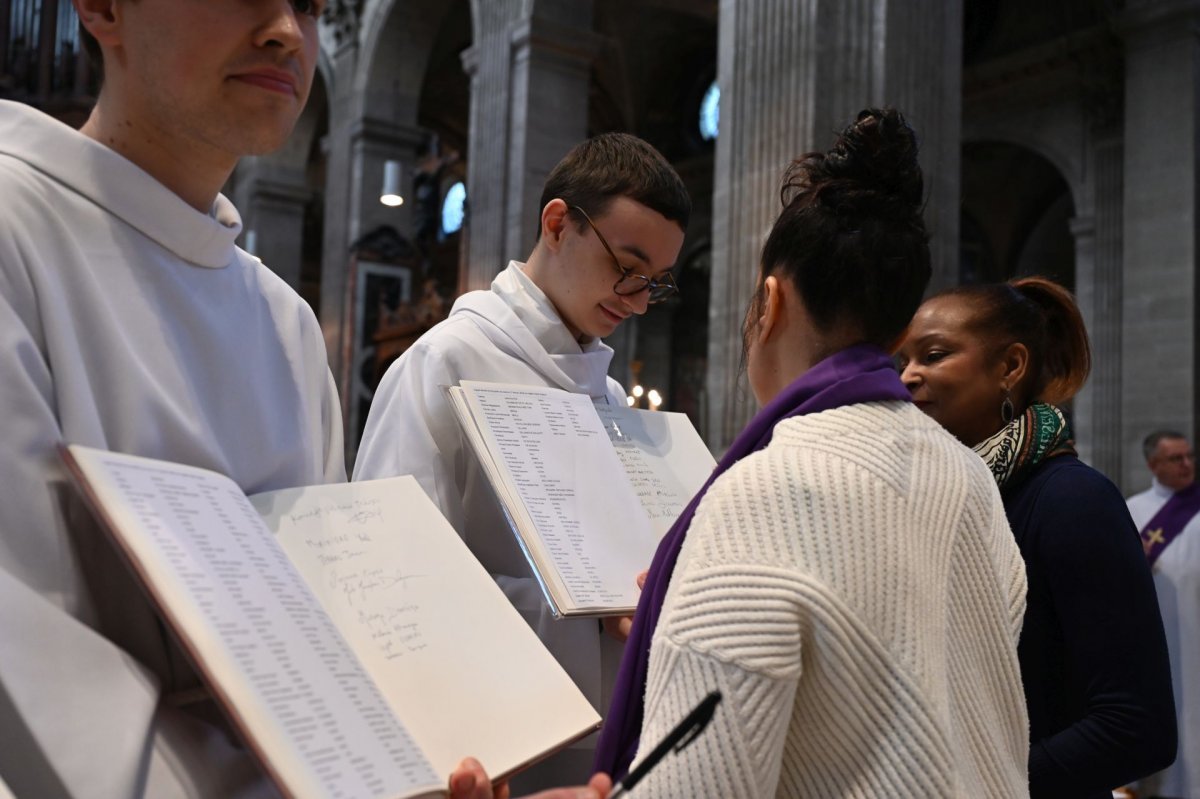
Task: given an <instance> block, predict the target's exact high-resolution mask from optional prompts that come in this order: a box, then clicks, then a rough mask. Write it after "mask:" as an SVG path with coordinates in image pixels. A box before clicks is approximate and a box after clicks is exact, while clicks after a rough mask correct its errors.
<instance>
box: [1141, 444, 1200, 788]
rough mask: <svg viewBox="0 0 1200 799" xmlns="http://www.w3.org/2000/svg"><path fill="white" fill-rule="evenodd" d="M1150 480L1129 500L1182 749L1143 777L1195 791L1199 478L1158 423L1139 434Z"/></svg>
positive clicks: (1199, 744) (1199, 724)
mask: <svg viewBox="0 0 1200 799" xmlns="http://www.w3.org/2000/svg"><path fill="white" fill-rule="evenodd" d="M1142 449H1143V453H1144V455H1145V456H1146V466H1147V467H1149V469H1150V472H1151V474H1153V475H1154V478H1153V481H1152V483H1151V485H1150V488H1148V489H1147V490H1145V491H1143V492H1142V493H1140V494H1135V495H1134V496H1132V497H1130V498H1129V500H1128V503H1129V514H1130V515H1131V516H1132V517H1133V523H1134V524H1135V525H1136V526H1137V528H1138V530H1139V531H1141V536H1142V547H1143V548H1144V549H1145V550H1146V558H1147V560H1149V562H1150V569H1151V571H1152V572H1153V574H1154V590H1155V591H1156V592H1157V594H1158V605H1159V610H1160V611H1161V613H1162V620H1163V629H1164V630H1165V631H1166V634H1167V650H1168V651H1169V653H1170V656H1171V683H1172V688H1173V689H1174V691H1175V715H1176V717H1177V718H1178V719H1179V754H1178V756H1177V758H1176V760H1175V763H1174V764H1173V765H1172V766H1171V767H1170V768H1168V769H1166V770H1165V771H1162V772H1159V773H1158V774H1156V775H1154V776H1153V777H1150V778H1148V779H1146V780H1143V781H1142V786H1141V788H1142V790H1141V794H1142V795H1144V796H1158V797H1164V798H1166V797H1170V799H1190V797H1195V796H1200V484H1197V483H1196V455H1195V453H1194V452H1193V451H1192V447H1191V444H1190V443H1188V440H1187V438H1185V437H1184V435H1183V434H1182V433H1177V432H1175V431H1171V430H1158V431H1155V432H1153V433H1151V434H1150V435H1148V436H1147V437H1146V440H1145V441H1144V442H1143V446H1142Z"/></svg>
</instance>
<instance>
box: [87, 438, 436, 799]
mask: <svg viewBox="0 0 1200 799" xmlns="http://www.w3.org/2000/svg"><path fill="white" fill-rule="evenodd" d="M70 453H71V455H70V457H71V458H73V459H74V462H75V464H76V468H78V470H79V471H80V472H81V473H82V474H83V475H84V476H85V477H86V481H87V485H88V487H89V488H90V491H91V493H90V494H89V498H90V499H91V500H93V501H94V502H95V503H97V504H99V506H100V510H101V515H102V517H103V518H104V519H105V520H106V522H107V524H108V525H109V526H110V527H111V528H113V531H114V532H115V533H116V534H117V535H118V544H119V545H120V546H121V548H122V549H123V550H124V551H125V552H126V554H127V555H128V556H129V558H130V560H131V562H132V564H133V567H134V569H135V571H137V572H138V574H139V576H140V577H141V578H142V580H143V581H144V582H145V583H146V584H147V586H148V588H149V590H150V592H151V594H152V596H153V597H154V598H155V600H156V602H157V604H159V606H160V610H161V611H162V613H163V615H164V617H165V618H166V619H167V620H168V622H169V623H170V624H171V626H172V628H173V629H174V630H175V631H176V632H177V633H178V635H179V637H180V639H181V640H182V642H183V643H184V645H185V647H186V648H187V649H188V651H189V654H190V655H191V656H192V658H193V660H194V662H196V663H197V666H198V667H199V668H200V671H201V672H202V673H203V674H204V675H205V676H206V682H208V683H209V684H210V687H212V688H213V691H214V694H216V695H217V696H218V697H219V698H223V699H224V702H223V704H225V705H226V706H227V709H229V710H230V712H231V716H232V717H233V718H234V720H235V723H236V724H237V725H238V726H239V728H241V729H242V730H243V732H245V733H246V734H247V737H248V739H249V740H250V742H251V744H252V746H253V747H254V748H255V749H256V751H258V752H259V754H260V755H261V756H262V757H263V759H264V761H265V763H266V765H267V767H268V770H269V771H270V772H271V773H272V774H273V775H274V776H275V778H276V779H277V780H278V781H279V782H280V783H281V784H282V785H281V787H283V788H284V789H285V791H286V792H288V793H289V794H290V795H293V796H297V797H309V796H312V797H317V796H320V797H335V796H355V797H359V796H362V797H395V796H404V795H411V794H414V793H420V794H425V793H427V792H430V791H436V790H438V789H439V788H440V787H441V786H444V785H445V784H446V778H445V777H444V776H443V777H439V776H437V775H436V774H435V772H434V770H433V769H432V768H431V766H430V764H429V762H428V761H427V760H426V758H425V757H424V755H423V754H422V753H421V751H420V750H419V749H418V748H417V746H416V744H415V743H414V742H413V740H412V738H411V737H410V735H409V734H408V732H407V730H406V729H405V727H404V726H403V725H402V724H401V723H400V722H399V721H398V720H397V719H396V718H395V717H394V716H393V714H392V713H390V712H389V711H388V709H387V706H386V705H385V703H384V701H383V697H382V695H381V694H380V692H379V691H378V689H377V688H376V686H375V684H374V682H373V681H372V680H371V678H370V677H369V676H368V675H367V674H366V672H365V671H364V670H363V668H362V667H361V665H360V664H359V662H358V659H357V658H356V657H355V656H354V655H353V654H352V653H351V651H350V649H349V647H348V646H347V644H346V642H345V640H344V639H343V638H342V636H341V635H340V634H339V633H338V631H337V629H336V628H335V627H334V625H333V623H332V622H331V621H330V619H329V617H328V616H327V615H326V614H325V613H324V612H323V611H322V609H321V607H320V605H319V604H318V603H317V601H316V600H315V598H314V597H313V595H312V593H311V592H310V591H309V589H308V587H307V585H306V584H305V582H304V580H303V579H302V578H301V576H300V575H299V573H298V572H297V571H296V569H295V568H294V567H293V566H292V565H291V563H290V562H289V561H288V558H287V556H286V555H285V554H284V553H283V552H282V550H281V549H280V548H279V546H278V544H277V543H276V541H275V539H274V537H273V536H272V535H271V532H270V531H269V530H268V529H267V528H266V526H265V525H264V524H263V521H262V519H261V518H259V516H258V514H257V513H256V512H255V510H254V508H253V507H252V506H251V505H250V502H249V501H248V500H247V499H246V497H245V496H243V495H242V493H241V491H240V490H239V489H238V487H237V486H236V485H235V484H234V483H233V482H232V481H231V480H229V479H228V478H226V477H224V476H221V475H218V474H215V473H213V472H208V471H204V470H201V469H193V468H190V467H186V466H179V465H176V464H168V463H163V462H160V461H154V460H150V459H146V458H136V457H133V456H129V455H118V454H114V453H108V452H102V451H99V450H89V449H86V448H82V447H71V448H70Z"/></svg>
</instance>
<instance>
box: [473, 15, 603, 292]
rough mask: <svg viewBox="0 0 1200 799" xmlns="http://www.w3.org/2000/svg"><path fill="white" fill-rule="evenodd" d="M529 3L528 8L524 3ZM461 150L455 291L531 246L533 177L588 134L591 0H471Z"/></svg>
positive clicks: (538, 178) (535, 208) (537, 194)
mask: <svg viewBox="0 0 1200 799" xmlns="http://www.w3.org/2000/svg"><path fill="white" fill-rule="evenodd" d="M530 7H532V11H531V9H530ZM472 15H473V22H474V29H475V43H474V44H473V45H472V47H471V48H470V49H468V50H467V51H465V52H464V53H463V67H464V68H465V69H466V71H467V72H468V74H470V76H471V115H470V144H469V153H468V159H467V204H468V208H469V213H470V224H469V227H468V228H467V244H466V247H467V269H466V270H465V272H464V274H463V275H462V277H461V279H460V283H459V290H460V291H469V290H472V289H478V288H485V287H486V286H487V285H488V284H490V283H491V281H492V278H493V277H495V275H496V273H497V272H499V271H500V269H502V268H503V266H504V264H505V263H506V262H507V261H508V260H509V259H512V258H517V259H523V258H525V257H526V256H527V255H528V254H529V252H530V250H531V249H532V248H533V244H534V238H535V233H536V230H537V220H538V217H539V214H540V212H541V208H540V207H539V201H540V199H541V191H542V184H543V183H544V182H545V179H546V176H547V175H548V174H549V173H550V170H551V169H552V168H553V167H554V165H555V164H556V163H557V162H558V161H559V159H561V158H562V156H564V155H566V153H567V151H568V150H569V149H570V148H571V147H572V146H573V145H575V144H576V143H578V142H579V141H581V140H582V139H584V138H585V137H586V136H587V112H588V93H589V89H590V84H591V72H590V68H591V62H592V59H593V58H594V57H595V54H596V53H597V52H598V50H599V46H600V41H601V40H600V37H599V36H598V35H597V34H595V33H594V32H592V30H591V27H592V3H591V0H539V2H538V3H536V4H532V3H524V2H521V0H486V2H485V0H474V1H473V2H472Z"/></svg>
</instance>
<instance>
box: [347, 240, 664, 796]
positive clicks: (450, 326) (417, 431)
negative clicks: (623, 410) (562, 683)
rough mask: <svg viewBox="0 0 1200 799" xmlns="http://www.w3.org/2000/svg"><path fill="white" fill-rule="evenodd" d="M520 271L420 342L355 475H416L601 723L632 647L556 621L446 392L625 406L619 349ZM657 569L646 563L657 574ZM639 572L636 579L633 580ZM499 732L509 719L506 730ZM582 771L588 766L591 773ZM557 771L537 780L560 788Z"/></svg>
mask: <svg viewBox="0 0 1200 799" xmlns="http://www.w3.org/2000/svg"><path fill="white" fill-rule="evenodd" d="M522 268H523V264H520V263H517V262H515V261H514V262H511V263H509V265H508V268H507V269H505V270H504V271H503V272H501V273H500V275H499V276H497V277H496V279H495V281H493V283H492V286H491V289H490V290H488V291H473V292H470V293H468V294H465V295H463V296H462V297H460V298H459V299H458V301H457V302H455V303H454V307H453V308H452V309H451V311H450V316H449V317H448V318H447V319H446V320H444V321H443V322H441V323H439V324H438V325H436V326H435V327H434V328H433V329H431V330H430V331H429V332H428V333H426V334H425V335H424V336H422V337H421V338H420V339H418V340H417V342H416V343H415V344H413V346H412V347H411V348H409V350H408V351H407V352H405V353H404V354H403V355H402V356H401V357H400V358H399V359H398V360H397V361H396V362H395V363H394V364H392V365H391V367H390V368H389V369H388V371H387V373H386V374H385V375H384V377H383V380H382V381H381V382H380V384H379V389H378V390H377V391H376V392H375V398H374V401H373V402H372V405H371V412H370V415H369V416H368V418H367V426H366V430H365V432H364V434H363V440H362V444H361V446H360V448H359V450H358V459H357V461H356V462H355V466H354V479H355V480H370V479H375V478H380V477H391V476H393V475H398V474H411V475H413V476H415V477H416V478H417V480H418V481H419V482H420V484H421V486H422V487H423V488H424V489H425V491H426V493H427V494H428V495H429V496H430V498H432V499H433V501H434V502H435V503H436V504H437V506H438V508H440V509H441V511H442V513H443V514H444V515H445V516H446V518H447V519H449V520H450V523H451V524H452V525H454V528H455V529H456V530H457V531H458V533H459V535H461V536H462V537H463V540H464V541H465V542H466V543H467V546H468V547H470V549H471V551H472V552H473V553H475V556H476V557H477V558H479V560H480V562H481V563H482V564H483V565H484V567H485V568H486V569H487V570H488V571H489V572H490V573H491V574H492V576H493V577H495V579H496V582H497V583H498V584H499V586H500V588H501V589H502V590H503V591H504V593H505V595H506V596H508V598H509V600H510V601H511V602H512V603H513V605H514V606H515V607H516V608H517V610H519V611H520V612H521V614H522V615H523V616H524V617H525V619H526V620H527V621H528V622H529V624H530V626H532V627H533V629H534V630H535V631H536V632H537V634H538V636H539V637H540V638H541V640H542V642H543V643H544V644H545V645H546V647H547V648H548V649H549V650H550V651H551V652H552V653H553V654H554V656H555V657H556V658H557V659H558V661H559V663H560V664H562V666H563V668H565V669H566V671H567V673H568V674H570V675H571V677H572V679H573V680H574V681H575V684H576V685H578V686H579V689H580V690H581V691H583V693H584V695H585V696H586V697H587V698H588V699H589V700H590V701H591V702H592V704H593V706H594V707H595V708H596V709H597V711H599V712H600V713H601V714H603V713H604V712H606V711H607V710H608V701H609V691H610V690H611V688H612V683H613V681H614V680H615V679H616V670H617V667H618V666H619V663H620V654H621V645H620V644H618V643H617V642H616V641H615V640H613V639H611V638H609V637H607V636H605V635H604V634H603V633H602V632H601V631H600V627H599V625H598V624H597V622H596V620H595V619H590V618H589V619H570V620H558V621H556V620H554V618H553V617H552V615H551V613H550V610H549V607H548V606H547V605H546V602H545V600H544V599H543V597H542V593H541V591H540V589H539V588H538V585H537V582H536V580H535V579H534V577H533V576H532V573H531V571H530V569H529V566H528V564H527V562H526V560H525V558H524V556H523V555H522V554H521V550H520V548H519V546H518V545H517V542H516V538H515V537H514V535H513V533H512V532H511V530H510V529H509V526H508V523H507V521H505V517H504V514H503V511H502V510H501V509H500V505H499V502H498V501H497V500H496V498H495V495H494V493H493V492H492V489H491V487H490V486H489V484H488V482H487V478H486V477H485V476H484V474H483V470H482V467H480V465H479V462H478V460H477V459H476V458H475V455H474V453H473V452H472V451H471V450H470V445H469V444H468V443H467V441H466V438H465V436H464V434H463V433H462V432H461V430H460V428H459V425H458V422H457V421H456V419H455V416H454V412H453V410H452V409H451V407H450V403H449V400H448V398H447V396H446V392H445V387H446V386H454V385H458V383H459V381H461V380H484V381H490V382H497V383H516V384H521V385H533V386H550V387H555V388H561V389H564V390H566V391H573V392H576V393H580V394H587V395H588V396H590V397H592V398H593V400H596V401H599V402H610V403H624V401H625V393H624V391H623V390H622V388H621V386H620V384H619V383H617V381H615V380H613V379H612V378H610V377H608V376H607V372H608V365H609V363H610V362H611V361H612V355H613V351H612V349H611V348H610V347H608V346H607V345H605V344H604V343H603V342H600V341H598V340H595V339H593V340H590V341H588V342H586V343H584V344H583V345H582V346H581V345H580V344H579V343H578V342H577V341H576V340H575V338H574V337H573V336H572V335H571V333H570V332H569V331H568V330H567V328H566V326H565V325H564V324H563V322H562V320H561V318H560V317H559V315H558V312H557V311H556V310H555V309H554V306H553V305H552V304H551V303H550V301H549V299H548V298H547V297H546V295H545V294H544V293H543V292H542V291H541V289H539V288H538V287H537V286H536V285H535V284H534V283H533V281H532V280H531V279H530V278H529V277H528V276H527V275H526V274H525V273H524V271H523V270H522ZM649 565H650V564H646V566H647V567H649ZM635 577H636V575H633V574H631V575H629V579H630V582H632V581H633V580H634V579H635ZM497 723H499V722H497ZM592 746H593V744H591V743H590V741H589V742H588V743H586V744H584V745H583V746H582V747H577V748H576V754H577V756H576V757H575V758H574V759H573V761H574V763H573V765H571V766H568V765H567V764H566V762H565V758H564V761H563V766H564V769H563V771H567V772H570V773H563V774H562V775H561V776H562V777H563V778H565V779H566V780H568V781H570V782H577V781H579V780H581V779H583V778H584V777H585V776H586V770H587V767H588V766H590V759H589V758H590V755H589V754H587V752H586V751H585V752H583V753H581V752H579V749H580V748H583V749H585V750H587V751H590V748H591V747H592ZM580 763H586V765H583V766H582V770H579V769H580V765H579V764H580ZM551 766H552V764H550V766H548V767H547V768H544V769H543V770H542V772H541V774H540V775H531V776H533V777H534V783H532V784H529V783H527V784H526V785H524V786H523V787H525V788H529V787H535V785H537V784H544V783H545V782H547V781H553V780H554V779H556V778H557V775H553V772H554V771H555V769H553V768H552V767H551Z"/></svg>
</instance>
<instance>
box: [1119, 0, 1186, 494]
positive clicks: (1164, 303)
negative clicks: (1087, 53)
mask: <svg viewBox="0 0 1200 799" xmlns="http://www.w3.org/2000/svg"><path fill="white" fill-rule="evenodd" d="M1198 22H1200V2H1197V0H1130V2H1128V3H1127V4H1126V13H1125V17H1124V19H1123V23H1124V26H1123V27H1124V34H1125V42H1126V53H1125V136H1124V139H1125V148H1124V170H1123V171H1124V192H1123V194H1124V219H1125V224H1124V244H1123V247H1122V253H1123V263H1124V269H1123V270H1122V274H1123V278H1124V279H1123V281H1122V297H1121V307H1122V322H1123V326H1124V338H1123V340H1122V342H1121V355H1122V357H1121V367H1122V369H1121V389H1120V390H1121V447H1122V453H1123V454H1124V456H1125V457H1124V458H1123V459H1122V472H1121V474H1120V475H1119V479H1117V482H1118V484H1119V485H1120V487H1121V489H1122V490H1123V491H1124V492H1125V493H1127V494H1128V493H1130V492H1131V491H1135V490H1140V489H1141V488H1144V487H1145V486H1146V485H1148V484H1149V481H1150V477H1149V474H1148V473H1147V471H1146V468H1145V464H1144V462H1143V461H1142V459H1141V457H1140V456H1139V455H1138V452H1139V449H1138V448H1139V446H1140V443H1141V440H1142V438H1143V437H1144V436H1145V435H1146V433H1148V432H1149V431H1150V430H1151V429H1153V428H1156V427H1173V428H1177V429H1180V430H1181V431H1183V432H1184V433H1186V434H1188V435H1190V436H1191V437H1192V439H1193V441H1194V440H1195V436H1196V433H1197V432H1198V431H1197V398H1198V396H1200V395H1198V393H1197V388H1198V386H1197V375H1198V373H1200V370H1198V364H1197V359H1198V357H1200V347H1198V346H1197V341H1196V332H1197V331H1196V312H1197V308H1198V297H1197V291H1198V288H1200V285H1198V283H1200V282H1198V281H1197V243H1196V226H1197V223H1198V221H1200V220H1198V215H1197V168H1198V166H1200V165H1198V163H1197V149H1196V142H1197V137H1198V136H1200V125H1198V122H1200V39H1198V38H1197V27H1198ZM1167 109H1169V112H1168V111H1167ZM1164 113H1167V114H1168V116H1169V122H1168V121H1167V120H1166V119H1164Z"/></svg>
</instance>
